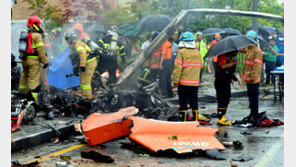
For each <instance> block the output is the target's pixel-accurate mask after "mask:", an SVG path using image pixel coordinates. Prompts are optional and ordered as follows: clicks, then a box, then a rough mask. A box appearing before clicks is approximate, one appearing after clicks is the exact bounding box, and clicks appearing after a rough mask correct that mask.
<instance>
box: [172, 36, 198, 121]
mask: <svg viewBox="0 0 296 167" xmlns="http://www.w3.org/2000/svg"><path fill="white" fill-rule="evenodd" d="M178 47H179V48H180V50H179V51H178V55H177V57H176V59H175V62H174V71H173V79H172V80H173V83H174V87H178V95H179V104H180V107H179V117H180V120H181V121H187V118H188V114H187V109H188V107H187V105H188V103H189V104H190V107H191V109H192V113H193V119H194V121H198V116H199V115H198V86H199V74H200V70H201V68H202V67H203V63H202V60H201V55H200V52H199V51H198V50H197V49H196V44H195V42H194V37H193V34H192V33H191V32H188V31H187V32H185V33H183V34H182V35H181V41H180V43H179V46H178Z"/></svg>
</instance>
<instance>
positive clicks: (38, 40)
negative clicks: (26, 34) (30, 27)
mask: <svg viewBox="0 0 296 167" xmlns="http://www.w3.org/2000/svg"><path fill="white" fill-rule="evenodd" d="M31 33H32V48H33V49H34V52H35V53H37V56H34V55H28V56H27V57H37V58H38V59H40V61H41V63H43V64H47V63H48V60H47V57H46V55H45V49H44V43H43V39H42V35H41V34H40V33H38V32H31Z"/></svg>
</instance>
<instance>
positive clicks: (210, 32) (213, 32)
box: [202, 28, 226, 36]
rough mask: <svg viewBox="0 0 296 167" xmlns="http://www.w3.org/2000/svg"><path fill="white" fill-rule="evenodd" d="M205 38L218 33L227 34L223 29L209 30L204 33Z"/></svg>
mask: <svg viewBox="0 0 296 167" xmlns="http://www.w3.org/2000/svg"><path fill="white" fill-rule="evenodd" d="M202 33H203V35H204V36H210V35H215V34H216V33H220V35H221V34H223V33H226V32H225V31H223V30H222V29H221V28H207V29H205V30H203V31H202Z"/></svg>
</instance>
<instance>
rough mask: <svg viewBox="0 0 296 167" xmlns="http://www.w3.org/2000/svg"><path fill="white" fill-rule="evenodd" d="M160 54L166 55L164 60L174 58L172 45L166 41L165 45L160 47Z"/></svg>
mask: <svg viewBox="0 0 296 167" xmlns="http://www.w3.org/2000/svg"><path fill="white" fill-rule="evenodd" d="M160 54H163V55H164V60H169V59H171V57H172V43H171V42H169V41H168V40H166V41H164V43H163V44H162V45H161V47H160Z"/></svg>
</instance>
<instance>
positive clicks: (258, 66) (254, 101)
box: [243, 31, 263, 125]
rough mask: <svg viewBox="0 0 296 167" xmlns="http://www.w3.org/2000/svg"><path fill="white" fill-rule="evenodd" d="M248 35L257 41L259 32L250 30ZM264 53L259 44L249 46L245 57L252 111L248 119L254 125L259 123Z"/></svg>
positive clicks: (244, 74) (245, 79) (245, 76)
mask: <svg viewBox="0 0 296 167" xmlns="http://www.w3.org/2000/svg"><path fill="white" fill-rule="evenodd" d="M247 37H249V38H252V39H253V40H255V41H256V39H257V33H256V32H255V31H249V32H248V33H247ZM262 59H263V54H262V51H261V49H260V48H259V47H258V46H257V45H251V46H248V50H247V53H246V58H245V67H244V73H243V78H244V81H245V82H246V83H247V90H248V97H249V103H250V105H249V106H250V108H251V112H250V114H249V116H247V117H246V118H244V119H247V121H248V122H250V123H252V124H253V125H257V123H258V99H259V82H260V73H261V70H262V66H263V62H262Z"/></svg>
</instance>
